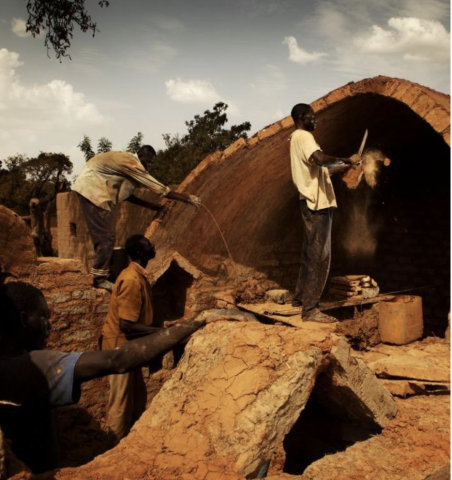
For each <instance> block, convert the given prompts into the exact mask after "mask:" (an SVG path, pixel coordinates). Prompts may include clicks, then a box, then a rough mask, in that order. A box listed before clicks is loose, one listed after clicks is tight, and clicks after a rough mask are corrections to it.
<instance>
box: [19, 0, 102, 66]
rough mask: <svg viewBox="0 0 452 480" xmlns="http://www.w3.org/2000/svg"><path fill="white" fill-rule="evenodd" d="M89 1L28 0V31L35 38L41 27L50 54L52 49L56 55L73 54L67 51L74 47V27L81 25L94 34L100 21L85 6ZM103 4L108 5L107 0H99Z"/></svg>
mask: <svg viewBox="0 0 452 480" xmlns="http://www.w3.org/2000/svg"><path fill="white" fill-rule="evenodd" d="M85 1H86V0H28V2H27V12H28V20H27V27H26V28H27V32H30V33H31V34H32V35H33V37H36V35H39V34H40V33H41V30H43V31H45V32H46V37H45V40H44V45H45V46H46V48H47V55H48V54H49V50H50V49H51V48H52V49H53V50H54V52H55V56H56V58H58V59H59V60H60V61H61V57H69V58H71V56H70V55H69V54H68V53H67V50H68V49H69V47H70V46H71V41H72V38H73V37H74V34H73V30H74V26H75V25H78V26H79V27H80V30H81V31H82V32H87V31H88V30H91V31H92V32H93V37H94V36H95V34H96V32H98V30H97V24H96V23H95V22H93V21H92V19H91V16H90V14H89V13H88V11H87V9H86V7H85ZM98 4H99V5H100V7H108V5H109V4H110V2H109V1H108V0H100V1H99V2H98Z"/></svg>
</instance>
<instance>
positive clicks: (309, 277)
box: [294, 200, 333, 317]
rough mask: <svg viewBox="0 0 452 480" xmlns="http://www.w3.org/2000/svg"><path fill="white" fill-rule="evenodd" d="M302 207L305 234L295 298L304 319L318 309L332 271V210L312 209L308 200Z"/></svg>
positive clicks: (301, 201) (301, 204)
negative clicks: (298, 302)
mask: <svg viewBox="0 0 452 480" xmlns="http://www.w3.org/2000/svg"><path fill="white" fill-rule="evenodd" d="M300 207H301V218H302V220H303V227H304V232H303V246H302V249H301V267H300V273H299V275H298V282H297V287H296V289H295V295H294V299H295V300H298V301H300V302H301V303H302V305H303V317H305V316H309V312H312V310H313V309H314V308H316V307H317V306H318V304H319V301H320V297H321V296H322V293H323V290H324V288H325V284H326V280H327V278H328V273H329V271H330V263H331V226H332V222H333V209H332V208H324V209H322V210H310V209H309V208H308V206H307V204H306V200H300Z"/></svg>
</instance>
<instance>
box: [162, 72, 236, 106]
mask: <svg viewBox="0 0 452 480" xmlns="http://www.w3.org/2000/svg"><path fill="white" fill-rule="evenodd" d="M165 86H166V94H167V95H168V96H169V97H170V98H171V100H174V101H175V102H181V103H197V104H204V105H213V104H214V103H217V102H224V103H227V104H228V106H229V109H228V112H229V113H231V114H237V113H238V109H237V107H236V106H235V105H233V104H232V103H231V102H230V101H228V100H225V99H224V98H223V97H222V96H221V95H220V94H219V93H218V92H217V91H216V90H215V87H214V86H213V85H212V83H211V82H209V81H208V80H195V79H192V80H186V81H184V80H182V79H180V78H177V79H176V80H173V79H170V80H167V81H166V82H165Z"/></svg>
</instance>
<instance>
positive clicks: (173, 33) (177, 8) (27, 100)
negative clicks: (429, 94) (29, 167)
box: [0, 0, 450, 174]
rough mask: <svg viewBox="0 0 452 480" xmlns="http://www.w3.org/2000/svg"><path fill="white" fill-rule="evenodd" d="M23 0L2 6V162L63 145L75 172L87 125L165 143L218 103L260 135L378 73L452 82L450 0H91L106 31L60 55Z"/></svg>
mask: <svg viewBox="0 0 452 480" xmlns="http://www.w3.org/2000/svg"><path fill="white" fill-rule="evenodd" d="M25 5H26V2H25V1H20V0H19V1H18V0H2V9H1V12H0V112H1V115H0V159H4V158H6V157H8V156H10V155H14V154H16V153H24V154H27V155H29V156H36V155H37V154H38V153H39V152H40V151H47V152H49V151H57V152H60V151H61V152H63V153H66V154H68V155H69V156H70V158H71V159H72V161H73V162H74V165H75V168H74V173H75V174H77V173H79V172H80V170H81V167H82V166H83V162H84V160H83V157H82V154H81V152H80V151H79V150H78V149H77V144H78V143H79V142H80V140H81V139H82V137H83V134H87V135H89V136H90V137H91V139H92V140H93V143H94V144H95V143H96V142H97V140H98V139H99V138H100V137H101V136H105V137H107V138H109V139H110V140H111V141H112V142H113V147H114V149H118V150H120V149H123V148H124V147H125V146H126V145H127V143H128V141H129V140H130V139H131V137H132V136H133V135H135V134H136V133H137V132H138V131H142V132H143V133H144V140H145V141H146V143H150V144H152V145H154V146H155V147H156V148H161V147H163V145H164V144H163V139H162V134H164V133H171V134H176V133H183V132H184V121H186V120H190V119H191V118H192V117H193V116H194V115H195V114H199V113H202V112H203V111H204V110H205V109H207V108H211V107H212V106H213V105H214V103H215V102H217V101H220V100H221V101H225V102H226V103H228V104H229V106H230V108H229V119H230V122H231V123H240V122H243V121H245V120H247V121H250V122H251V124H252V132H251V133H254V132H256V131H257V130H259V129H261V128H262V127H264V126H265V125H268V124H270V123H272V122H274V121H276V120H279V119H281V118H283V117H285V116H286V115H288V114H289V112H290V109H291V108H292V106H293V105H294V104H295V103H298V102H311V101H313V100H315V99H317V98H319V97H321V96H323V95H325V94H326V93H328V92H329V91H330V90H332V89H334V88H337V87H339V86H342V85H344V84H345V83H347V82H350V81H358V80H361V79H363V78H366V77H370V76H375V75H388V76H394V77H400V78H404V79H407V80H411V81H414V82H418V83H421V84H423V85H426V86H429V87H431V88H434V89H436V90H439V91H442V92H446V93H449V90H450V6H449V2H448V1H443V0H428V1H425V0H380V1H378V2H377V1H375V0H310V1H305V0H228V1H225V0H221V1H216V2H212V1H206V0H196V1H180V0H177V1H176V0H165V1H153V2H147V1H144V0H129V1H127V2H125V1H121V0H111V2H110V6H109V7H108V8H103V9H100V8H99V7H98V6H97V2H96V1H94V0H91V1H90V0H87V5H88V8H89V10H90V13H91V15H92V17H93V19H94V20H95V21H97V23H98V28H99V30H100V32H99V33H98V34H97V35H96V36H95V37H94V38H93V37H92V36H91V35H90V34H82V33H81V32H80V31H78V30H75V38H74V41H73V45H72V48H71V50H70V54H71V56H72V60H68V59H65V60H63V62H62V63H60V62H59V61H58V60H56V59H55V57H54V56H53V55H52V52H50V58H48V57H47V52H46V49H45V47H44V46H43V42H44V39H43V38H35V39H33V38H31V37H30V36H29V35H27V34H26V32H25V29H24V25H25V20H26V19H27V14H26V7H25Z"/></svg>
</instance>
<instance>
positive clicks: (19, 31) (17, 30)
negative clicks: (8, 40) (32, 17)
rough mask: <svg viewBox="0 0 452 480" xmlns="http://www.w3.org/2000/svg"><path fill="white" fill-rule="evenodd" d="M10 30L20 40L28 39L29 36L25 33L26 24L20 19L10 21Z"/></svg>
mask: <svg viewBox="0 0 452 480" xmlns="http://www.w3.org/2000/svg"><path fill="white" fill-rule="evenodd" d="M11 30H12V32H13V33H14V34H16V35H17V36H18V37H20V38H25V37H30V36H31V34H30V33H29V32H27V23H26V22H25V20H22V18H13V19H12V20H11Z"/></svg>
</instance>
